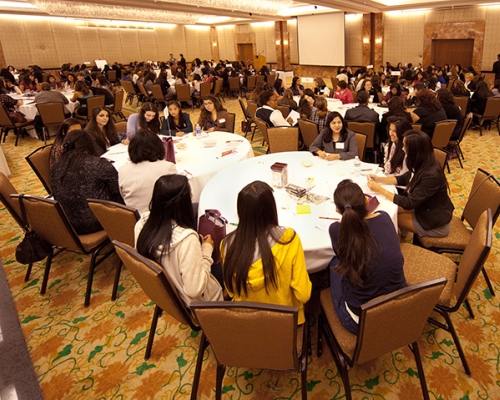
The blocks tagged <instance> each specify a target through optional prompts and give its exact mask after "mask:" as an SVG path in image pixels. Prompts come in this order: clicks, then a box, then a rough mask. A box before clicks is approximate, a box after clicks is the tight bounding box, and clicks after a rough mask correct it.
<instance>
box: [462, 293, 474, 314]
mask: <svg viewBox="0 0 500 400" xmlns="http://www.w3.org/2000/svg"><path fill="white" fill-rule="evenodd" d="M464 303H465V306H466V307H467V311H469V316H470V317H471V319H474V312H473V311H472V307H471V306H470V303H469V299H468V298H466V299H465V300H464Z"/></svg>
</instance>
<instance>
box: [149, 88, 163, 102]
mask: <svg viewBox="0 0 500 400" xmlns="http://www.w3.org/2000/svg"><path fill="white" fill-rule="evenodd" d="M149 90H151V100H153V101H154V102H155V103H156V104H158V105H159V106H160V107H163V108H164V107H165V96H163V92H162V90H161V86H160V85H150V86H149Z"/></svg>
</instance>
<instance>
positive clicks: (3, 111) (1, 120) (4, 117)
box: [0, 104, 35, 146]
mask: <svg viewBox="0 0 500 400" xmlns="http://www.w3.org/2000/svg"><path fill="white" fill-rule="evenodd" d="M33 123H34V120H32V119H28V120H27V121H26V122H14V121H12V119H11V118H10V115H9V112H8V111H7V108H5V105H4V104H1V105H0V129H1V130H0V141H1V140H2V134H3V135H4V136H3V141H4V143H5V138H6V137H7V129H12V130H14V134H15V135H16V144H15V146H17V142H18V141H19V135H20V134H21V131H22V129H23V128H26V127H28V126H30V125H31V126H33V128H34V127H35V126H34V125H33Z"/></svg>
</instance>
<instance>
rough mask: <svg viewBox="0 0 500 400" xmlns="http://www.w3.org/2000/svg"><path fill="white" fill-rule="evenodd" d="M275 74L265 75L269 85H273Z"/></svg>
mask: <svg viewBox="0 0 500 400" xmlns="http://www.w3.org/2000/svg"><path fill="white" fill-rule="evenodd" d="M276 79H277V76H276V74H270V75H268V76H267V83H268V85H269V86H271V87H273V86H274V82H276Z"/></svg>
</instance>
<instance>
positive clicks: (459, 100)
mask: <svg viewBox="0 0 500 400" xmlns="http://www.w3.org/2000/svg"><path fill="white" fill-rule="evenodd" d="M453 101H454V102H455V105H457V106H458V107H459V108H460V112H461V113H462V117H463V118H465V115H466V114H467V107H468V105H469V96H453Z"/></svg>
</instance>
